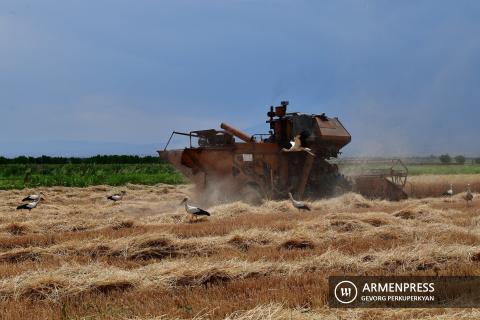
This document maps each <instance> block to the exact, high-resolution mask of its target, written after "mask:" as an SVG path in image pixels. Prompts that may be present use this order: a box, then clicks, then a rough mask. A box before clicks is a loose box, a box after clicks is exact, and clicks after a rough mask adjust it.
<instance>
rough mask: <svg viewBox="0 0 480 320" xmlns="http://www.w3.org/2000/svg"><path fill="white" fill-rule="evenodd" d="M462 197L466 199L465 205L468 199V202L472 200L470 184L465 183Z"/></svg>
mask: <svg viewBox="0 0 480 320" xmlns="http://www.w3.org/2000/svg"><path fill="white" fill-rule="evenodd" d="M463 199H465V201H467V206H468V202H469V201H470V202H472V201H473V193H472V190H470V184H468V185H467V193H466V194H465V196H463Z"/></svg>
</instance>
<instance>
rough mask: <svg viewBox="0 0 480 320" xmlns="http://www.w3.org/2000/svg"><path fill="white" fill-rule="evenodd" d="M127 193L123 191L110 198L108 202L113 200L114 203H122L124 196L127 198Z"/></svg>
mask: <svg viewBox="0 0 480 320" xmlns="http://www.w3.org/2000/svg"><path fill="white" fill-rule="evenodd" d="M126 193H127V192H125V191H121V192H120V193H115V194H113V195H111V196H108V197H107V199H108V200H112V201H113V202H117V201H120V200H122V199H123V196H125V194H126Z"/></svg>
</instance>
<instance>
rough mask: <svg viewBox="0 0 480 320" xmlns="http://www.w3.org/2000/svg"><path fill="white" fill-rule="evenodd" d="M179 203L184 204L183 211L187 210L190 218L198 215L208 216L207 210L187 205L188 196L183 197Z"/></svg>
mask: <svg viewBox="0 0 480 320" xmlns="http://www.w3.org/2000/svg"><path fill="white" fill-rule="evenodd" d="M180 204H184V205H185V211H186V212H187V214H189V215H190V219H192V218H198V217H200V216H210V213H209V212H208V211H205V210H203V209H200V208H198V207H194V206H191V205H189V204H188V198H184V199H183V200H182V202H180Z"/></svg>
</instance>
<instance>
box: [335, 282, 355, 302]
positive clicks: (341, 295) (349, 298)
mask: <svg viewBox="0 0 480 320" xmlns="http://www.w3.org/2000/svg"><path fill="white" fill-rule="evenodd" d="M333 293H334V295H335V299H337V301H338V302H340V303H343V304H348V303H352V302H353V301H355V299H356V298H357V295H358V290H357V286H356V285H355V284H354V283H353V282H351V281H347V280H344V281H340V282H339V283H338V284H337V285H336V286H335V289H334V291H333Z"/></svg>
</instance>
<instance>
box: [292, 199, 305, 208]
mask: <svg viewBox="0 0 480 320" xmlns="http://www.w3.org/2000/svg"><path fill="white" fill-rule="evenodd" d="M293 205H294V206H295V207H297V208H300V207H304V206H305V203H303V202H302V201H297V200H293Z"/></svg>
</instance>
